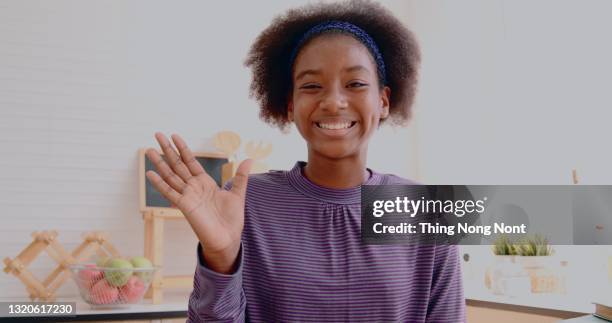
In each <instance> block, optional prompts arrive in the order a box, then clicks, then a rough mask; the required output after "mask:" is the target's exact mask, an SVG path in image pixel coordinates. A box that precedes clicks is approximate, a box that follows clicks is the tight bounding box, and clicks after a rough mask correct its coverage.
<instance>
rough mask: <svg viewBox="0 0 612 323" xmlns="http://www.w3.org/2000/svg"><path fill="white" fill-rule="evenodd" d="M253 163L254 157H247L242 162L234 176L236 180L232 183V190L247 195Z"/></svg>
mask: <svg viewBox="0 0 612 323" xmlns="http://www.w3.org/2000/svg"><path fill="white" fill-rule="evenodd" d="M252 165H253V160H252V159H246V160H244V161H242V162H241V163H240V166H238V169H237V170H236V175H235V176H234V182H233V183H232V192H234V193H236V194H238V195H240V196H242V197H244V196H245V195H246V188H247V182H248V180H249V172H250V171H251V166H252Z"/></svg>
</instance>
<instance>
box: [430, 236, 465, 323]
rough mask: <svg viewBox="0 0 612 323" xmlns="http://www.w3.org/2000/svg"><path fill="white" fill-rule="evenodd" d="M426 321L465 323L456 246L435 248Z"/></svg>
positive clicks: (459, 265)
mask: <svg viewBox="0 0 612 323" xmlns="http://www.w3.org/2000/svg"><path fill="white" fill-rule="evenodd" d="M426 321H427V322H466V318H465V299H464V295H463V282H462V275H461V264H460V262H459V247H458V246H454V245H443V246H441V245H438V246H436V250H435V256H434V268H433V278H432V283H431V293H430V297H429V305H428V307H427V319H426Z"/></svg>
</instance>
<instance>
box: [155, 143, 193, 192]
mask: <svg viewBox="0 0 612 323" xmlns="http://www.w3.org/2000/svg"><path fill="white" fill-rule="evenodd" d="M155 139H157V142H158V143H159V146H160V147H161V149H162V151H163V152H164V155H165V156H166V162H167V163H168V164H169V165H170V167H171V168H172V170H174V172H175V173H176V174H177V175H178V176H180V177H181V178H182V179H183V181H185V182H187V180H189V178H191V173H190V172H189V169H187V166H186V165H185V163H183V160H182V159H181V157H180V156H179V155H178V154H177V152H176V150H174V148H173V147H172V145H171V144H170V141H168V138H166V136H164V135H163V134H162V133H160V132H157V133H155Z"/></svg>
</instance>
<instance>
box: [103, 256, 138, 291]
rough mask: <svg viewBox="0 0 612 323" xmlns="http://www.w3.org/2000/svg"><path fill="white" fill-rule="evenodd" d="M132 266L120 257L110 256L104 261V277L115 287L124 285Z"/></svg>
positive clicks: (130, 273)
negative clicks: (110, 257)
mask: <svg viewBox="0 0 612 323" xmlns="http://www.w3.org/2000/svg"><path fill="white" fill-rule="evenodd" d="M133 268H134V266H132V263H131V262H129V261H127V260H125V259H122V258H112V259H110V260H108V261H106V262H105V263H104V278H106V280H107V281H108V283H109V284H111V285H113V286H115V287H121V286H123V285H125V284H126V283H127V282H128V280H129V279H130V277H131V276H132V273H133V271H132V270H131V269H133Z"/></svg>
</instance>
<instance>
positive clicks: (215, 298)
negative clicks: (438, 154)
mask: <svg viewBox="0 0 612 323" xmlns="http://www.w3.org/2000/svg"><path fill="white" fill-rule="evenodd" d="M304 165H305V163H304V162H298V163H296V165H295V167H294V168H293V169H291V170H290V171H271V172H269V173H266V174H257V175H250V177H249V184H248V188H247V196H246V204H245V225H244V231H243V234H242V248H241V251H240V255H239V257H240V262H239V265H238V268H237V270H236V272H235V273H234V274H231V275H225V274H220V273H217V272H214V271H212V270H210V269H208V268H206V267H205V266H204V265H203V261H202V256H201V250H200V249H199V248H200V246H199V245H198V266H197V268H196V272H195V279H194V289H193V292H192V293H191V297H190V300H189V319H188V322H211V321H222V322H242V321H245V320H247V321H254V322H279V321H283V322H296V321H300V322H303V321H313V322H357V321H364V322H381V321H384V322H464V321H465V301H464V298H463V286H462V282H461V271H460V264H459V256H458V248H457V247H456V246H427V245H365V244H363V243H362V242H361V237H360V234H361V230H360V225H361V212H360V211H361V205H360V200H361V194H360V188H359V187H355V188H351V189H341V190H339V189H329V188H324V187H321V186H318V185H316V184H314V183H312V182H311V181H309V180H308V179H307V178H306V177H304V175H303V174H302V168H303V166H304ZM382 184H395V185H402V184H414V183H413V182H411V181H408V180H405V179H402V178H400V177H397V176H394V175H387V174H379V173H376V172H372V171H371V176H370V178H369V179H368V180H367V182H366V183H365V185H382Z"/></svg>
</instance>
